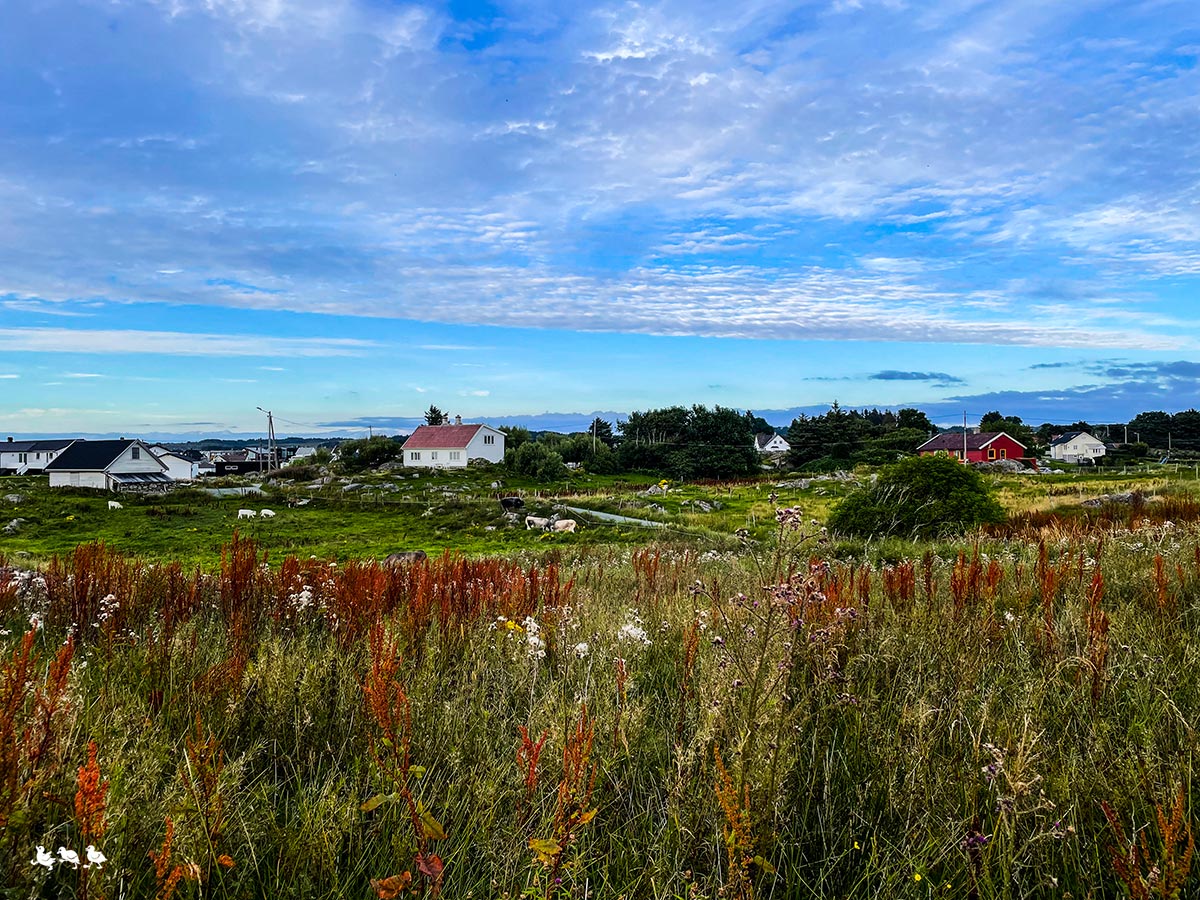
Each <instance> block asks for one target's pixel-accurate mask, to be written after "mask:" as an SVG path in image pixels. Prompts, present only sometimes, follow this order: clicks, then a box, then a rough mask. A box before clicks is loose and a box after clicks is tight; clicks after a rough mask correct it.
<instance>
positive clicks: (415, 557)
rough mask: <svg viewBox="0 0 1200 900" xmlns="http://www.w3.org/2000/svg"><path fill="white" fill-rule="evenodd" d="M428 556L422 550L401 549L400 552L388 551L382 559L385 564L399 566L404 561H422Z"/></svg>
mask: <svg viewBox="0 0 1200 900" xmlns="http://www.w3.org/2000/svg"><path fill="white" fill-rule="evenodd" d="M428 558H429V554H428V553H426V552H425V551H424V550H403V551H401V552H400V553H390V554H388V557H387V559H385V560H384V561H383V564H384V565H385V566H400V565H403V564H404V563H414V562H422V561H423V560H426V559H428Z"/></svg>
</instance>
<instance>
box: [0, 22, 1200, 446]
mask: <svg viewBox="0 0 1200 900" xmlns="http://www.w3.org/2000/svg"><path fill="white" fill-rule="evenodd" d="M0 10H2V11H3V12H2V17H3V22H4V25H3V27H2V28H0V431H3V432H5V433H8V434H16V435H31V434H50V433H98V434H99V433H116V432H121V433H127V432H128V433H145V434H156V435H157V434H172V433H174V434H193V433H213V434H218V433H226V432H261V431H262V430H263V429H264V428H265V416H264V415H263V413H262V412H260V411H259V407H261V408H263V409H270V410H272V411H273V412H274V414H275V417H276V427H277V430H278V431H279V432H280V433H299V434H319V433H334V432H337V433H345V434H359V433H363V432H365V431H366V430H367V428H368V427H371V428H375V429H377V430H387V429H388V428H397V429H399V428H403V427H406V423H410V422H412V421H414V420H415V419H416V418H417V417H419V416H420V414H421V412H422V411H423V410H424V409H426V408H427V407H428V406H429V405H430V404H435V405H437V406H438V407H440V408H441V409H443V410H445V411H446V412H448V413H450V414H452V415H453V414H461V415H462V416H463V417H464V419H466V420H467V421H493V422H499V421H518V420H527V421H531V422H539V421H543V422H544V421H556V422H558V421H561V422H564V423H567V424H568V425H569V424H570V423H572V422H574V421H576V420H578V422H579V423H584V422H586V421H588V420H589V414H591V413H593V412H596V411H604V412H605V413H606V414H608V415H609V416H610V418H615V417H616V416H617V415H618V414H621V413H624V412H628V411H629V410H634V409H647V408H651V407H657V406H666V405H673V404H692V403H703V404H709V405H711V404H721V405H725V406H733V407H737V408H739V409H746V408H749V409H753V410H754V411H755V412H757V413H760V414H762V415H764V416H765V417H766V418H768V420H769V421H772V422H773V423H774V424H779V425H786V424H787V422H788V421H789V420H790V418H791V417H792V416H793V415H795V414H796V412H797V411H820V410H821V409H824V408H827V407H828V405H829V404H830V403H832V402H834V401H835V400H836V401H837V402H839V403H840V404H841V405H842V406H844V407H861V406H863V405H869V406H878V407H884V406H890V407H892V408H897V407H900V406H917V407H919V408H921V409H924V410H926V411H927V412H929V414H930V416H931V418H933V419H934V421H935V422H939V423H941V424H947V425H948V424H953V423H954V422H956V421H958V422H961V419H962V416H963V414H964V413H966V414H968V416H969V417H970V418H973V419H975V420H977V419H978V418H979V417H980V416H981V415H983V414H984V413H985V412H988V411H990V410H993V409H995V410H999V411H1001V412H1002V413H1004V414H1005V415H1019V416H1022V417H1023V418H1024V419H1025V420H1026V421H1029V422H1042V421H1047V420H1049V421H1056V422H1063V423H1069V422H1073V421H1075V420H1076V419H1087V420H1090V421H1105V422H1109V421H1122V420H1125V419H1128V418H1130V417H1132V416H1133V415H1135V414H1136V413H1137V412H1139V411H1142V410H1147V409H1163V410H1166V411H1168V412H1174V411H1177V410H1181V409H1186V408H1189V407H1192V406H1195V405H1200V399H1198V396H1197V395H1198V393H1200V353H1198V351H1200V303H1198V302H1197V301H1198V300H1200V290H1198V288H1200V177H1198V176H1200V141H1198V140H1197V138H1198V136H1200V100H1198V99H1197V98H1200V69H1198V67H1197V62H1198V60H1200V7H1198V6H1197V5H1196V3H1195V0H1178V2H1175V0H1116V2H1097V0H1075V2H1071V3H1063V2H1046V0H990V2H977V0H927V2H919V3H918V2H906V0H822V2H795V0H793V2H788V3H784V2H774V0H741V2H738V3H730V2H728V0H723V2H711V0H665V2H657V3H649V2H646V3H632V2H606V0H601V2H595V3H587V4H578V3H566V2H549V0H496V2H489V0H449V2H436V3H394V2H388V0H328V2H316V0H203V2H192V0H61V2H60V0H27V2H16V0H13V2H7V3H6V2H4V0H0ZM541 414H553V415H550V416H547V417H543V418H536V417H537V416H539V415H541ZM572 415H574V418H572Z"/></svg>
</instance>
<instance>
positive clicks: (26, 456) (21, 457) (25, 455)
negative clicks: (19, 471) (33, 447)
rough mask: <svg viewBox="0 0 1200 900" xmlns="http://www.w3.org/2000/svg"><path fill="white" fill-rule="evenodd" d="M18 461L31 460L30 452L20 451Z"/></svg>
mask: <svg viewBox="0 0 1200 900" xmlns="http://www.w3.org/2000/svg"><path fill="white" fill-rule="evenodd" d="M17 462H19V463H23V462H29V454H28V453H18V454H17Z"/></svg>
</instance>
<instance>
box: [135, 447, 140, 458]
mask: <svg viewBox="0 0 1200 900" xmlns="http://www.w3.org/2000/svg"><path fill="white" fill-rule="evenodd" d="M133 458H134V459H141V458H142V448H141V447H134V448H133Z"/></svg>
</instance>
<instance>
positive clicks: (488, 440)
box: [483, 434, 496, 444]
mask: <svg viewBox="0 0 1200 900" xmlns="http://www.w3.org/2000/svg"><path fill="white" fill-rule="evenodd" d="M483 442H484V443H485V444H494V443H496V436H495V435H494V434H485V435H484V436H483Z"/></svg>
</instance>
